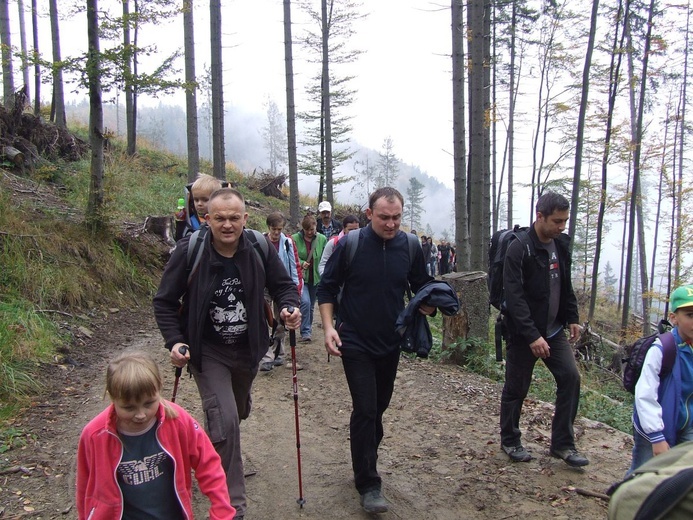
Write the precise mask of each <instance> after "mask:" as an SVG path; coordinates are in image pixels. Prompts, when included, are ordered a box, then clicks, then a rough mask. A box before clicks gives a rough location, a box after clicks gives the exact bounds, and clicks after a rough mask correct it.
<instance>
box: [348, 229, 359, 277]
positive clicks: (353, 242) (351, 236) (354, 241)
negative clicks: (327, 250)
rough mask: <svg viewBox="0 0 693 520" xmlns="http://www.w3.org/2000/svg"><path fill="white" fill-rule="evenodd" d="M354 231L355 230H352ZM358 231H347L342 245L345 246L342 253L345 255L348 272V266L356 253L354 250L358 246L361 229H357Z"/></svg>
mask: <svg viewBox="0 0 693 520" xmlns="http://www.w3.org/2000/svg"><path fill="white" fill-rule="evenodd" d="M354 231H355V230H354ZM358 231H359V232H358V233H354V232H351V233H347V240H346V244H344V247H345V248H346V249H345V251H344V254H345V255H346V257H345V258H346V271H347V272H349V268H350V267H351V262H352V260H353V259H354V256H355V255H356V250H357V249H358V247H359V238H360V237H361V230H360V229H359V230H358Z"/></svg>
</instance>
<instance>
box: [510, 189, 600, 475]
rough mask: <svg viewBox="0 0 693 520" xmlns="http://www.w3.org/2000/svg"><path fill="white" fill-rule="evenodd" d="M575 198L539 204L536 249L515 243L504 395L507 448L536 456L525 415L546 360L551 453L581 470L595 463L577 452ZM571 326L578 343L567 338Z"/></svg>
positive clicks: (519, 458)
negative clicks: (571, 233) (551, 401)
mask: <svg viewBox="0 0 693 520" xmlns="http://www.w3.org/2000/svg"><path fill="white" fill-rule="evenodd" d="M568 209H569V203H568V200H567V199H566V198H565V197H564V196H562V195H559V194H557V193H553V192H546V193H544V194H543V195H542V196H541V197H539V200H538V201H537V205H536V220H535V222H534V223H533V224H532V226H531V227H530V229H529V231H528V237H529V240H528V241H527V242H528V244H524V243H523V242H525V241H524V240H514V241H513V242H511V243H510V245H509V246H508V251H507V253H506V257H505V264H504V267H503V290H504V293H505V305H506V309H505V313H504V315H505V326H506V331H507V338H506V339H507V363H506V366H505V385H504V386H503V394H502V396H501V410H500V427H501V443H502V448H503V451H504V452H505V453H507V454H508V456H509V457H510V459H511V460H513V461H515V462H527V461H529V460H531V459H532V456H531V455H530V454H529V453H528V452H527V450H526V449H525V448H524V447H523V446H522V443H521V442H520V437H521V433H520V414H521V412H522V403H523V401H524V399H525V397H526V396H527V392H528V391H529V385H530V383H531V381H532V372H533V371H534V365H535V364H536V362H537V359H539V358H541V359H542V360H543V361H544V364H545V365H546V366H547V368H548V369H549V370H550V371H551V374H552V375H553V377H554V379H555V380H556V386H557V389H556V408H555V412H554V416H553V423H552V427H551V446H550V453H551V455H552V456H554V457H558V458H560V459H563V460H564V461H565V462H566V463H567V464H568V465H570V466H574V467H580V466H585V465H587V464H589V461H588V460H587V459H586V458H585V457H583V456H582V455H580V454H579V453H578V452H577V450H576V448H575V435H574V433H573V422H574V421H575V416H576V415H577V409H578V403H579V399H580V373H579V372H578V369H577V365H576V364H575V355H574V353H573V348H572V346H571V343H574V342H575V341H576V340H577V339H578V336H579V335H580V326H579V324H578V323H579V317H578V308H577V299H576V298H575V293H574V292H573V286H572V282H571V280H570V265H571V258H570V254H569V244H570V238H569V237H568V235H565V234H564V233H563V231H564V230H565V226H566V222H567V221H568V216H569V212H568ZM566 327H567V328H568V329H569V332H570V342H569V341H568V338H566V335H565V331H564V329H565V328H566Z"/></svg>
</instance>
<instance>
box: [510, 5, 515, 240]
mask: <svg viewBox="0 0 693 520" xmlns="http://www.w3.org/2000/svg"><path fill="white" fill-rule="evenodd" d="M516 29H517V2H513V5H512V17H511V20H510V85H509V88H508V97H509V105H508V229H511V228H512V227H513V220H514V217H515V216H514V215H513V213H514V211H513V191H514V182H515V179H514V168H515V154H514V146H515V102H516V100H517V90H516V85H515V81H516V80H515V57H516V52H515V42H516Z"/></svg>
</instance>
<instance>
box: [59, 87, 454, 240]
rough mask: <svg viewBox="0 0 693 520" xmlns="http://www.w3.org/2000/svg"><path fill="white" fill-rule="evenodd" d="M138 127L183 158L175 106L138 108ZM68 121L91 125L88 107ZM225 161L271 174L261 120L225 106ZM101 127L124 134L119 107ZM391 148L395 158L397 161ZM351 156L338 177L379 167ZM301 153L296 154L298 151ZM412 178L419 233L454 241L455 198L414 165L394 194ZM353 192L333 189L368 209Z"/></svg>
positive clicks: (205, 143)
mask: <svg viewBox="0 0 693 520" xmlns="http://www.w3.org/2000/svg"><path fill="white" fill-rule="evenodd" d="M138 111H139V121H138V132H139V137H140V139H143V140H146V141H148V142H149V143H150V144H151V145H153V146H155V147H159V148H161V149H163V150H166V151H168V152H171V153H174V154H177V155H181V156H185V154H186V153H187V150H186V136H185V110H184V109H183V107H180V106H177V105H167V104H163V103H160V104H159V105H157V106H155V107H148V106H141V107H139V108H138ZM67 112H68V114H69V117H70V119H71V120H75V121H79V122H81V123H83V124H86V123H87V122H88V120H89V105H88V103H87V102H86V101H83V102H81V103H77V104H75V103H73V104H70V105H69V106H68V107H67ZM199 124H200V136H199V138H200V155H201V156H202V157H203V158H207V159H209V158H210V157H211V148H210V141H209V133H208V132H207V131H206V128H207V126H206V125H207V116H206V114H205V112H204V110H201V111H200V117H199ZM224 124H225V128H226V155H227V157H228V158H229V161H230V162H232V163H233V164H234V165H235V166H236V167H237V168H238V169H239V170H241V171H242V172H244V173H249V172H252V171H253V170H255V169H257V170H261V169H262V170H264V169H268V168H269V159H268V157H267V152H266V150H265V148H264V145H263V142H262V130H263V128H264V126H265V125H266V118H265V115H264V114H261V113H252V112H248V111H246V110H244V109H243V108H242V107H237V106H233V105H227V107H226V118H225V122H224ZM104 126H105V127H107V128H108V129H109V130H111V131H113V132H116V133H118V134H121V135H122V134H124V133H125V115H124V112H123V108H122V107H121V109H120V111H119V113H117V111H116V107H115V106H114V105H105V106H104ZM396 144H397V143H395V150H394V153H395V155H398V153H397V149H396ZM349 148H350V150H351V151H353V152H354V156H353V158H352V160H351V161H349V162H346V163H344V164H343V165H342V167H341V168H340V171H339V172H338V174H339V175H341V176H345V177H348V176H353V175H355V170H354V163H355V162H356V161H362V162H363V161H365V160H366V159H368V160H369V161H370V163H371V164H376V163H377V162H378V157H379V150H373V149H371V148H366V147H363V146H361V145H360V144H359V143H356V142H352V143H351V144H350V147H349ZM299 153H300V150H299ZM411 177H415V178H416V179H418V180H419V181H420V182H421V183H422V184H423V185H424V186H425V188H424V201H423V207H424V210H425V212H424V214H423V215H422V216H421V222H422V229H421V230H420V232H421V233H424V234H428V233H427V232H426V230H427V229H430V230H432V231H433V236H434V237H436V238H440V237H442V236H449V237H451V236H452V235H453V229H454V225H453V219H454V217H453V192H452V190H451V189H449V188H448V187H446V186H445V185H444V184H443V183H441V182H439V181H438V180H436V179H435V178H434V177H431V176H430V175H428V173H427V172H424V171H422V170H421V169H420V168H419V167H418V166H417V165H413V164H404V163H401V162H400V163H399V172H398V180H397V183H396V186H395V187H396V188H397V189H398V190H400V191H401V192H402V194H403V195H404V197H405V198H406V195H407V188H408V187H409V179H410V178H411ZM299 185H300V188H301V192H302V193H305V194H310V195H317V192H318V179H317V177H308V176H305V175H300V176H299ZM357 191H358V190H355V189H354V183H353V182H350V183H345V184H339V185H337V186H335V192H336V198H337V202H339V203H343V204H360V205H362V206H365V204H366V203H367V200H366V197H365V194H363V193H358V192H357Z"/></svg>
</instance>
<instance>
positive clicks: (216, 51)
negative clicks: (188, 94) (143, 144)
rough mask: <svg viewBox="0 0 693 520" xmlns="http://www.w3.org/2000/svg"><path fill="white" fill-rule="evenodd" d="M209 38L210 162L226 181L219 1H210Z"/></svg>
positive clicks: (215, 173) (217, 173)
mask: <svg viewBox="0 0 693 520" xmlns="http://www.w3.org/2000/svg"><path fill="white" fill-rule="evenodd" d="M209 17H210V37H211V45H212V48H211V65H212V67H211V73H212V143H213V144H212V148H213V151H212V162H213V170H214V176H215V177H216V178H217V179H221V180H226V154H225V152H224V81H223V74H222V59H221V54H222V52H221V0H210V2H209Z"/></svg>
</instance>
